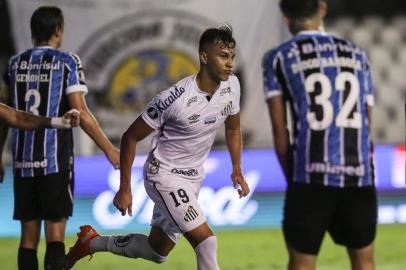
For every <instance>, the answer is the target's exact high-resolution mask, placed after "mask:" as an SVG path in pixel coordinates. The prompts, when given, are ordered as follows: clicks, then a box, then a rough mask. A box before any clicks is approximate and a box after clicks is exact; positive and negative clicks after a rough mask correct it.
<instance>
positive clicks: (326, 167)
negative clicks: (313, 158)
mask: <svg viewBox="0 0 406 270" xmlns="http://www.w3.org/2000/svg"><path fill="white" fill-rule="evenodd" d="M306 172H307V173H328V174H345V175H349V176H358V177H362V176H364V175H365V166H364V165H363V164H360V165H359V166H351V165H333V164H329V163H321V162H312V163H310V164H306Z"/></svg>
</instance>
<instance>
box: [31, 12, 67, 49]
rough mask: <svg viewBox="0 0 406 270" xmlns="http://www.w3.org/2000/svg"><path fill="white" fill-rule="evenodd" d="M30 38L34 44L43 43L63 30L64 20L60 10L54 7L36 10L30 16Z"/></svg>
mask: <svg viewBox="0 0 406 270" xmlns="http://www.w3.org/2000/svg"><path fill="white" fill-rule="evenodd" d="M30 25H31V38H32V40H33V41H35V42H37V43H38V42H44V41H48V40H50V39H51V37H52V35H53V34H55V33H56V32H57V31H58V30H60V29H62V28H63V25H64V19H63V13H62V10H61V9H60V8H58V7H54V6H42V7H39V8H37V9H36V10H35V11H34V13H33V14H32V16H31V23H30Z"/></svg>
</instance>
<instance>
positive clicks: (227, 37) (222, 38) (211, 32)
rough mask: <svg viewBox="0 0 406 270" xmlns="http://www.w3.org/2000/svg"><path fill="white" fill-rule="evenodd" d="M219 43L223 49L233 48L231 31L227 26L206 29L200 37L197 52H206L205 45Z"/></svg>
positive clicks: (233, 40)
mask: <svg viewBox="0 0 406 270" xmlns="http://www.w3.org/2000/svg"><path fill="white" fill-rule="evenodd" d="M217 42H221V43H222V45H223V46H224V47H227V48H234V47H235V44H236V42H235V39H234V38H233V29H232V28H231V26H230V25H229V24H224V25H222V26H220V27H218V28H209V29H206V30H205V31H204V32H203V34H202V35H201V36H200V40H199V52H202V51H204V50H206V48H207V45H210V44H213V43H217Z"/></svg>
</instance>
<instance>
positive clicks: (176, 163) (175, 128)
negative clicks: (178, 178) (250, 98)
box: [142, 75, 240, 179]
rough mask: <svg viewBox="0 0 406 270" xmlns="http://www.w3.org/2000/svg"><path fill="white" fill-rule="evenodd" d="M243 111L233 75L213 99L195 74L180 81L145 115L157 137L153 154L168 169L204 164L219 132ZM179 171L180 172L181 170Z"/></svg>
mask: <svg viewBox="0 0 406 270" xmlns="http://www.w3.org/2000/svg"><path fill="white" fill-rule="evenodd" d="M239 110H240V83H239V81H238V78H237V77H236V76H234V75H231V76H230V77H229V79H228V80H227V81H222V82H221V83H220V86H219V88H218V89H217V91H216V92H215V93H214V94H213V96H212V97H211V99H209V100H208V99H207V93H206V92H203V91H201V90H200V89H199V88H198V86H197V83H196V75H192V76H189V77H186V78H184V79H182V80H181V81H179V82H177V83H176V84H175V85H174V86H172V87H171V88H169V89H167V90H164V91H162V92H160V93H159V94H157V95H156V96H155V97H154V98H153V99H152V100H151V101H150V103H149V104H148V105H147V106H146V107H145V109H144V112H143V113H142V118H143V119H144V121H145V122H146V123H147V124H148V125H149V126H151V127H152V128H154V129H157V131H158V132H157V134H156V135H155V136H154V138H153V140H152V145H153V150H152V153H153V155H154V156H155V157H156V158H157V159H158V160H159V161H160V162H161V165H166V166H167V167H168V168H174V169H176V170H177V171H185V170H183V169H186V171H187V170H190V169H194V168H196V169H197V171H201V172H202V173H201V174H200V173H199V175H196V176H197V178H199V179H202V177H203V175H202V174H203V171H202V165H203V162H204V161H205V159H206V158H207V155H208V154H209V152H210V149H211V147H212V145H213V142H214V138H215V136H216V133H217V130H218V129H219V127H220V126H221V124H223V123H224V121H225V120H226V118H227V117H228V116H229V115H234V114H237V113H238V112H239ZM179 169H180V170H179Z"/></svg>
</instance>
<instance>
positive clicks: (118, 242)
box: [90, 233, 166, 263]
mask: <svg viewBox="0 0 406 270" xmlns="http://www.w3.org/2000/svg"><path fill="white" fill-rule="evenodd" d="M90 251H92V252H100V251H109V252H111V253H114V254H117V255H120V256H125V257H129V258H134V259H136V258H143V259H146V260H149V261H153V262H156V263H163V262H164V261H165V260H166V257H164V256H161V255H159V254H158V253H156V252H155V251H154V250H153V249H152V248H151V246H150V245H149V243H148V236H146V235H145V234H138V233H136V234H127V235H118V236H115V235H112V236H99V237H96V238H94V239H92V240H91V241H90Z"/></svg>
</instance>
